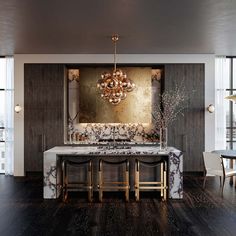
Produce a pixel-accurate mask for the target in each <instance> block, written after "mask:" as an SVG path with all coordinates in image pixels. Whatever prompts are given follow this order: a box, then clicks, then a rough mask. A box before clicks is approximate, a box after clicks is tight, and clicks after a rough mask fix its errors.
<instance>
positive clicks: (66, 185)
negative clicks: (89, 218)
mask: <svg viewBox="0 0 236 236" xmlns="http://www.w3.org/2000/svg"><path fill="white" fill-rule="evenodd" d="M69 166H73V167H79V166H84V167H86V166H87V169H88V171H87V180H86V181H85V182H69V181H68V171H69V170H68V167H69ZM62 175H63V180H62V190H63V191H62V192H63V201H66V200H67V198H68V190H73V191H75V190H79V189H86V190H87V191H88V199H89V201H90V202H91V201H92V196H93V184H92V183H93V181H92V160H87V161H81V162H77V161H71V160H63V161H62Z"/></svg>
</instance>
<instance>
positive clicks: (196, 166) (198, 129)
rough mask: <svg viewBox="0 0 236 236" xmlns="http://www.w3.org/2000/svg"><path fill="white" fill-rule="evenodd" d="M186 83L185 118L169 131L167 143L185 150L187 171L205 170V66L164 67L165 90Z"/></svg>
mask: <svg viewBox="0 0 236 236" xmlns="http://www.w3.org/2000/svg"><path fill="white" fill-rule="evenodd" d="M182 81H183V82H184V86H185V89H186V93H187V94H188V101H187V108H186V109H185V111H184V116H179V117H178V119H177V120H176V121H174V122H173V124H172V125H171V126H170V127H169V129H168V144H169V145H171V146H174V147H177V148H179V149H180V150H183V152H184V171H203V160H202V152H203V151H204V149H205V148H204V145H205V117H204V114H205V105H204V104H205V96H204V88H205V85H204V84H205V76H204V64H167V65H165V88H166V89H170V88H173V86H175V84H176V83H177V84H180V83H181V82H182Z"/></svg>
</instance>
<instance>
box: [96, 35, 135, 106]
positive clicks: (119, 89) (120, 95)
mask: <svg viewBox="0 0 236 236" xmlns="http://www.w3.org/2000/svg"><path fill="white" fill-rule="evenodd" d="M111 39H112V41H113V43H114V69H113V71H112V72H111V73H110V72H104V73H103V74H102V75H101V79H99V80H98V82H97V87H98V88H99V89H100V91H101V97H102V98H103V99H105V100H108V101H109V102H110V103H111V104H113V105H117V104H119V103H120V102H121V100H123V99H125V98H126V96H127V95H126V92H131V91H132V90H133V89H134V87H135V84H134V82H133V81H132V80H130V79H128V78H127V75H126V73H125V72H123V71H122V70H121V69H117V67H116V43H117V41H118V40H119V36H118V35H117V34H116V35H113V36H112V37H111Z"/></svg>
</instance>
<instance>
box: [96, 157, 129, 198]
mask: <svg viewBox="0 0 236 236" xmlns="http://www.w3.org/2000/svg"><path fill="white" fill-rule="evenodd" d="M103 164H106V165H113V166H114V165H115V166H117V167H119V166H121V165H125V171H124V172H123V176H124V181H117V182H105V181H104V176H103V174H104V169H103ZM129 188H130V186H129V161H128V160H127V159H125V160H124V161H119V162H112V161H106V160H103V159H100V160H99V184H98V190H99V201H100V202H102V198H103V191H106V190H114V189H115V190H119V191H125V200H126V201H129Z"/></svg>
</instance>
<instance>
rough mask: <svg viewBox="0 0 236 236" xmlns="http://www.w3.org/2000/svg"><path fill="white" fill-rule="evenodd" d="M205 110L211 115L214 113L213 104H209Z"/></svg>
mask: <svg viewBox="0 0 236 236" xmlns="http://www.w3.org/2000/svg"><path fill="white" fill-rule="evenodd" d="M207 110H208V111H209V112H210V113H213V112H214V111H215V107H214V105H213V104H210V105H209V106H208V107H207Z"/></svg>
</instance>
